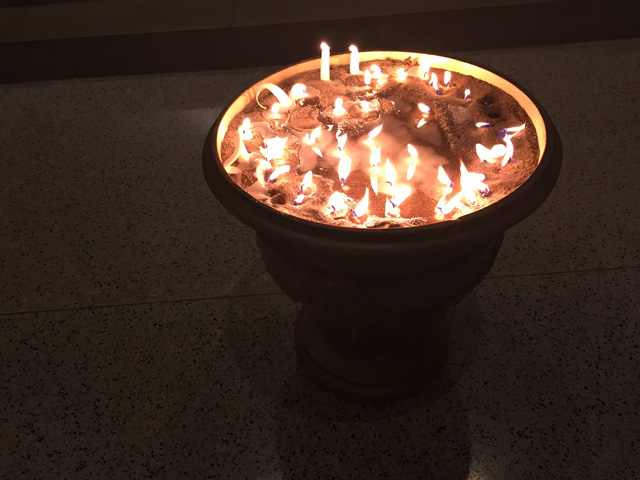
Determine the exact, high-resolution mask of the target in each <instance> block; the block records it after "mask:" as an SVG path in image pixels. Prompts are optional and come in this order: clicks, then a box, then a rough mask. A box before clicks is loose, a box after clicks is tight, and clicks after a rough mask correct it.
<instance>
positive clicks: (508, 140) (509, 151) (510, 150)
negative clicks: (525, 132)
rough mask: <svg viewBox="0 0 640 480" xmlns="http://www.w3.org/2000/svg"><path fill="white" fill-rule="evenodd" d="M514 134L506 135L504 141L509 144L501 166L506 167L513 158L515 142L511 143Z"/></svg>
mask: <svg viewBox="0 0 640 480" xmlns="http://www.w3.org/2000/svg"><path fill="white" fill-rule="evenodd" d="M514 135H515V134H514ZM512 136H513V135H505V137H504V141H505V143H506V144H507V146H506V148H505V152H504V157H502V165H501V167H504V166H505V165H506V164H507V163H509V160H511V159H512V158H513V152H514V148H513V143H511V137H512Z"/></svg>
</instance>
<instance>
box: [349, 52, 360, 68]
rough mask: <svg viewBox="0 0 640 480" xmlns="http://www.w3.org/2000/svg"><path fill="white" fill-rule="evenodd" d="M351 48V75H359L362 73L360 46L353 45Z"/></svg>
mask: <svg viewBox="0 0 640 480" xmlns="http://www.w3.org/2000/svg"><path fill="white" fill-rule="evenodd" d="M349 50H351V57H350V63H349V73H350V74H351V75H357V74H358V73H360V54H359V53H358V47H356V46H355V45H351V46H350V47H349Z"/></svg>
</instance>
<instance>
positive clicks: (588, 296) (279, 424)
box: [0, 40, 640, 480]
mask: <svg viewBox="0 0 640 480" xmlns="http://www.w3.org/2000/svg"><path fill="white" fill-rule="evenodd" d="M464 57H466V58H469V59H470V60H476V61H478V62H481V63H484V64H487V65H489V66H491V67H494V68H495V69H497V70H500V71H503V72H505V73H507V74H509V75H511V76H512V77H513V79H514V80H515V81H517V82H519V83H521V84H522V85H524V86H525V87H527V88H528V89H529V90H530V91H531V92H532V93H533V94H534V95H535V96H536V98H538V100H540V102H541V103H542V104H543V105H544V106H545V107H546V109H547V110H548V112H549V114H550V115H551V117H552V118H553V120H554V121H555V123H556V125H557V127H558V130H559V131H560V135H561V136H562V139H563V142H564V146H565V156H564V168H563V171H562V174H561V178H560V180H559V183H558V185H557V187H556V189H555V190H554V192H553V193H552V195H551V197H550V198H549V199H548V200H547V202H546V203H545V204H544V205H543V206H542V207H541V208H540V209H539V210H538V211H537V212H536V213H534V214H533V215H532V216H531V217H529V218H527V219H526V220H525V221H523V222H522V223H521V224H519V225H518V226H516V227H514V228H513V229H511V230H510V231H509V232H508V234H507V236H506V239H505V243H504V246H503V248H502V250H501V253H500V256H499V258H498V261H497V262H496V265H495V267H494V268H493V270H492V272H491V273H490V275H489V277H488V278H487V279H485V281H484V282H483V283H482V284H481V285H480V286H479V287H478V288H477V289H476V291H475V292H474V293H472V294H471V295H469V296H468V297H467V298H465V299H464V300H463V301H462V303H461V304H460V305H458V306H457V307H456V308H455V309H454V310H453V311H452V312H450V314H449V316H450V321H451V324H452V329H453V332H454V346H453V352H452V357H451V360H450V362H449V366H448V369H447V372H446V374H445V375H443V377H442V378H441V379H440V380H439V381H438V382H437V383H436V384H435V385H434V387H433V388H432V389H431V390H430V391H429V392H426V393H424V394H423V395H420V396H418V397H416V398H413V399H410V400H407V401H403V402H399V403H396V404H391V405H386V406H360V405H355V404H350V403H345V402H342V401H339V400H337V399H335V398H333V397H331V396H330V395H327V394H325V393H323V392H321V391H319V390H317V389H316V388H315V387H314V386H313V385H312V384H310V383H309V382H308V381H307V379H306V377H305V376H304V375H303V373H302V372H301V370H300V369H299V368H298V366H297V365H296V362H295V354H294V351H293V319H294V317H295V314H296V312H297V311H298V306H297V305H295V304H294V303H292V302H291V301H290V300H288V299H287V298H286V297H285V296H284V295H282V294H281V293H279V290H278V288H277V287H276V285H275V284H274V283H273V282H272V281H271V280H270V278H269V277H268V275H267V273H266V271H265V269H264V266H263V264H262V261H261V259H260V256H259V253H258V252H257V250H256V248H255V247H254V240H253V234H252V233H251V231H250V230H249V229H247V228H246V227H244V226H243V225H241V224H240V223H239V222H237V221H236V220H235V219H233V218H232V217H231V216H230V215H229V214H228V213H227V212H226V211H225V210H224V209H223V208H222V207H221V206H220V205H219V204H218V203H217V201H216V200H215V199H214V198H213V196H212V195H211V193H210V192H209V190H208V187H207V185H206V183H205V181H204V178H203V176H202V169H201V158H200V154H201V148H202V144H203V141H204V137H205V135H206V132H207V131H208V129H209V127H210V125H211V124H212V123H213V121H214V120H215V117H216V115H217V114H218V113H219V112H220V111H221V109H222V108H223V107H224V105H225V104H226V103H227V102H228V101H229V100H230V99H231V98H233V97H234V96H235V95H237V94H238V93H239V92H241V91H242V90H243V89H244V88H245V87H246V86H248V85H250V84H251V83H253V82H255V81H257V80H259V79H260V78H262V77H263V76H265V75H266V74H268V73H269V72H270V71H271V69H252V70H242V71H229V72H205V73H200V74H180V75H162V76H146V77H131V78H126V77H124V78H115V79H92V80H74V81H65V82H48V83H33V84H21V85H8V86H2V87H0V124H1V125H2V128H0V179H1V180H0V181H1V182H2V188H0V215H1V217H0V218H2V222H0V285H2V289H1V290H0V379H2V381H1V382H0V426H1V427H2V428H0V444H1V445H2V448H0V473H1V474H0V477H3V478H4V477H6V478H26V479H32V478H46V479H49V478H92V479H93V478H143V477H145V478H146V477H150V478H257V479H274V480H275V479H300V478H309V479H314V478H319V479H320V478H321V479H325V478H394V479H422V478H425V479H426V478H436V479H440V478H442V479H473V480H503V479H504V480H511V479H513V478H527V479H528V478H544V479H547V478H580V479H594V480H595V479H603V478H607V479H609V478H615V479H616V480H618V479H623V480H627V479H629V480H631V479H635V478H638V476H639V475H640V461H639V460H638V458H640V456H639V455H638V451H640V444H639V442H638V438H640V419H639V418H638V412H639V409H638V405H640V373H639V372H640V370H639V369H638V361H639V355H638V348H639V343H638V338H640V337H639V331H640V328H639V327H640V325H639V322H640V296H639V295H638V291H640V258H639V257H638V238H640V219H639V218H638V208H637V205H638V203H639V201H640V197H639V195H640V193H638V192H639V190H638V188H637V179H638V178H640V167H639V165H640V164H639V163H638V162H637V158H638V156H639V153H640V152H639V151H638V150H639V146H640V141H639V140H640V139H639V134H638V129H637V125H638V121H639V120H640V118H639V116H640V111H639V110H638V107H637V101H636V100H635V99H636V98H638V93H640V92H639V91H638V90H639V87H638V82H637V78H638V76H639V74H640V70H639V68H640V41H638V40H632V41H620V42H609V43H595V44H579V45H565V46H557V47H545V48H531V49H522V50H511V51H495V52H474V53H468V54H467V55H464Z"/></svg>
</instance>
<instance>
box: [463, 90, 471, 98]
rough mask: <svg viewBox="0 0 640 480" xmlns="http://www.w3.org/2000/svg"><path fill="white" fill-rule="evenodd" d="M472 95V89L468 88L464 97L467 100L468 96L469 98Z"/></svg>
mask: <svg viewBox="0 0 640 480" xmlns="http://www.w3.org/2000/svg"><path fill="white" fill-rule="evenodd" d="M470 96H471V90H469V89H468V88H467V89H466V90H465V91H464V99H465V100H466V99H467V98H469V97H470Z"/></svg>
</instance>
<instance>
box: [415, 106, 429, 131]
mask: <svg viewBox="0 0 640 480" xmlns="http://www.w3.org/2000/svg"><path fill="white" fill-rule="evenodd" d="M418 109H419V110H420V112H422V118H421V119H420V121H419V122H418V125H417V128H420V127H421V126H423V125H424V124H425V123H427V117H428V116H429V113H431V108H429V107H428V106H427V105H425V104H424V103H419V104H418Z"/></svg>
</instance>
